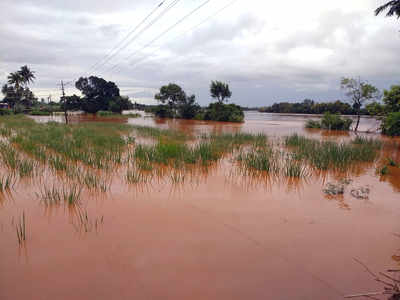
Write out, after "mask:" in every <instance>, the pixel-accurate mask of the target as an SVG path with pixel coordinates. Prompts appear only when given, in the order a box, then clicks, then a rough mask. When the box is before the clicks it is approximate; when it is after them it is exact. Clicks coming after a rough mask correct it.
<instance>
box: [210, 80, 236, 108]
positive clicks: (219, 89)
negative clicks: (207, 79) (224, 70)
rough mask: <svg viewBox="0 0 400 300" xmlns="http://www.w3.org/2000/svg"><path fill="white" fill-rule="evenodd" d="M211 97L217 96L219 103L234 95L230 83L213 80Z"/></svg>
mask: <svg viewBox="0 0 400 300" xmlns="http://www.w3.org/2000/svg"><path fill="white" fill-rule="evenodd" d="M210 93H211V97H213V98H216V99H217V100H218V102H219V103H224V101H225V99H228V98H230V97H231V96H232V92H231V91H230V90H229V85H228V84H227V83H223V82H221V81H212V82H211V85H210Z"/></svg>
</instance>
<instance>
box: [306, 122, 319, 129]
mask: <svg viewBox="0 0 400 300" xmlns="http://www.w3.org/2000/svg"><path fill="white" fill-rule="evenodd" d="M306 128H318V129H320V128H321V122H319V121H315V120H307V122H306Z"/></svg>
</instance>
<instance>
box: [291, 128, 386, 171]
mask: <svg viewBox="0 0 400 300" xmlns="http://www.w3.org/2000/svg"><path fill="white" fill-rule="evenodd" d="M285 145H286V146H287V147H288V148H289V150H290V151H292V152H293V154H294V157H295V159H296V160H299V161H300V160H304V161H306V162H308V163H310V164H311V165H312V166H313V167H315V168H317V169H320V170H330V169H337V170H346V169H347V168H349V167H351V166H352V165H354V164H356V163H361V162H373V161H374V160H375V159H376V158H377V155H378V150H379V149H380V148H381V146H382V144H381V143H380V142H379V141H377V140H374V139H366V138H356V139H355V140H353V141H352V142H350V143H336V142H331V141H318V140H313V139H308V138H306V137H303V136H299V135H297V134H294V135H291V136H288V137H286V139H285Z"/></svg>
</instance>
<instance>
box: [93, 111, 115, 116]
mask: <svg viewBox="0 0 400 300" xmlns="http://www.w3.org/2000/svg"><path fill="white" fill-rule="evenodd" d="M97 115H98V116H100V117H109V116H113V115H115V113H114V112H112V111H108V110H99V111H98V112H97Z"/></svg>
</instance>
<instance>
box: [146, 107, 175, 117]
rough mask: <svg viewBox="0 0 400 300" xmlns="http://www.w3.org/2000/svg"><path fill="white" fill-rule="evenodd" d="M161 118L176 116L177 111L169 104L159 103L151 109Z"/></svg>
mask: <svg viewBox="0 0 400 300" xmlns="http://www.w3.org/2000/svg"><path fill="white" fill-rule="evenodd" d="M151 112H152V113H154V114H155V115H156V116H157V117H159V118H174V117H175V113H174V110H173V109H172V108H170V107H169V106H167V105H158V106H156V107H154V108H153V109H152V111H151Z"/></svg>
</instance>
